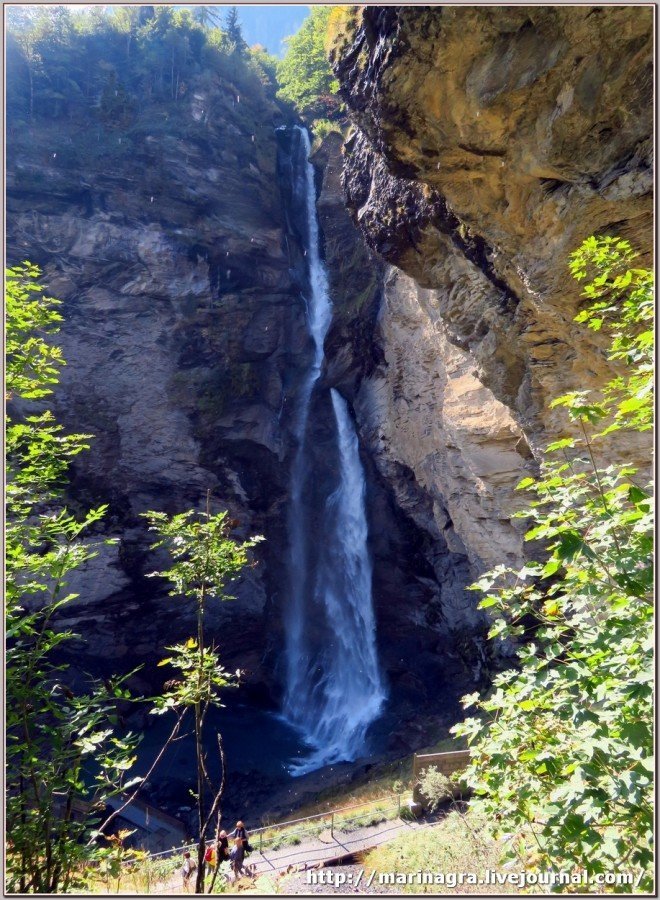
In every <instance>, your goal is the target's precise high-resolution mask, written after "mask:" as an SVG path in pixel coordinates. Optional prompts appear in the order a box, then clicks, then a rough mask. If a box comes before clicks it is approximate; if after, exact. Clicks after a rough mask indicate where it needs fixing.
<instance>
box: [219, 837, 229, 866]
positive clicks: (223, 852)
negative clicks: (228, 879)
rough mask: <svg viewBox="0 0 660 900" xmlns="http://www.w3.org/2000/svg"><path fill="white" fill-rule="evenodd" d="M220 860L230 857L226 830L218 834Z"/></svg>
mask: <svg viewBox="0 0 660 900" xmlns="http://www.w3.org/2000/svg"><path fill="white" fill-rule="evenodd" d="M217 856H218V862H224V861H225V860H226V859H229V838H228V837H227V832H226V831H221V832H220V834H219V835H218V847H217Z"/></svg>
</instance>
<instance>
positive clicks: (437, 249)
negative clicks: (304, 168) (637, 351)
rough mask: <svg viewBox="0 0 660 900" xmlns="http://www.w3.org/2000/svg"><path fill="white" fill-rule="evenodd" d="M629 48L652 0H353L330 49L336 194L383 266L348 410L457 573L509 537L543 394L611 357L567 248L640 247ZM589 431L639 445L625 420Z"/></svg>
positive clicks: (588, 376)
mask: <svg viewBox="0 0 660 900" xmlns="http://www.w3.org/2000/svg"><path fill="white" fill-rule="evenodd" d="M651 65H652V11H651V10H650V9H643V8H635V9H633V8H623V7H620V8H612V7H538V8H533V7H529V8H526V7H517V8H484V7H480V8H477V7H365V8H361V9H359V10H356V12H355V18H354V22H353V26H352V27H351V28H349V29H348V30H347V33H346V35H344V36H343V37H341V38H340V39H339V41H338V44H337V47H336V49H335V51H334V67H335V72H336V74H337V76H338V78H339V81H340V92H341V95H342V97H343V99H344V100H345V102H346V104H347V106H348V110H349V116H350V119H351V121H352V123H353V126H354V127H353V130H352V133H351V135H350V136H349V138H348V139H347V141H346V144H345V149H344V174H343V181H344V188H345V192H346V198H347V203H348V207H349V209H350V211H351V213H352V216H353V218H354V221H355V222H356V224H357V225H358V227H359V228H360V230H361V232H362V234H363V235H364V237H365V239H366V241H367V242H368V243H369V245H370V246H371V247H372V248H373V249H374V250H376V251H377V252H378V254H379V255H380V256H381V257H383V258H384V259H385V260H386V261H387V262H388V263H390V264H391V265H392V266H393V267H394V268H392V269H390V270H389V271H388V273H387V275H386V277H385V282H384V293H383V297H384V300H383V303H382V306H381V308H380V312H379V316H378V319H377V326H376V331H375V343H377V344H378V346H379V347H380V350H381V352H382V362H381V363H380V365H379V366H378V368H377V370H376V371H375V372H374V373H372V374H371V375H370V376H369V377H368V378H366V379H365V380H364V381H362V383H361V387H360V391H359V396H358V400H357V401H356V411H357V414H358V418H359V420H360V422H361V425H362V431H363V434H364V435H365V440H366V441H367V442H368V444H369V446H370V447H371V448H372V449H373V452H374V454H375V458H376V459H377V460H378V465H379V466H380V467H381V469H382V470H383V471H386V470H389V471H390V472H391V471H393V470H394V469H395V468H396V467H398V466H400V465H405V466H407V467H409V470H410V471H411V472H412V474H413V480H414V482H415V484H416V486H417V487H418V488H419V489H421V494H422V495H423V496H424V497H425V498H426V499H427V500H428V499H430V500H431V502H432V509H433V515H432V522H429V523H428V524H427V528H428V529H429V533H430V532H431V531H433V529H434V528H435V529H436V530H438V531H441V532H442V533H443V534H446V536H447V538H448V544H449V546H452V547H454V548H456V547H459V546H462V547H463V548H464V551H465V553H466V554H467V556H468V558H469V560H470V563H471V569H472V571H473V573H476V572H477V571H479V570H482V569H483V568H485V567H487V566H490V565H493V564H496V563H499V562H515V561H520V560H521V559H522V558H523V555H524V549H523V544H522V541H521V536H520V530H519V527H518V525H517V524H516V522H515V521H513V522H512V521H511V518H510V516H511V514H512V512H514V511H515V510H516V508H517V507H518V506H519V504H520V502H521V501H520V498H519V495H516V494H515V492H514V490H513V488H514V486H515V484H516V483H517V481H518V480H519V479H520V478H521V477H522V476H524V475H525V474H528V473H529V472H530V471H533V469H534V456H535V454H537V453H538V451H539V449H540V448H542V447H543V446H544V445H545V444H546V443H547V442H548V441H549V440H550V439H551V438H552V436H553V435H554V434H556V432H557V431H558V430H560V429H563V428H564V427H565V422H564V419H563V416H562V415H561V413H560V412H559V411H555V412H553V411H551V410H549V409H548V403H549V401H550V400H551V399H552V398H553V397H556V396H559V395H560V394H562V393H564V392H566V391H567V390H570V389H575V388H576V387H579V388H585V387H598V385H600V384H602V383H604V381H605V380H606V379H607V378H608V377H610V376H611V374H612V369H611V368H610V366H609V364H608V363H607V361H606V360H605V358H604V354H603V346H604V338H603V336H601V335H598V334H595V333H593V332H589V331H587V330H586V329H583V328H580V327H578V326H576V325H575V324H574V322H573V317H574V316H575V314H576V312H577V310H578V309H579V308H580V303H581V302H582V301H581V300H580V296H579V292H580V288H579V286H578V285H576V284H575V283H574V282H572V280H571V278H570V276H569V273H568V269H567V257H568V254H569V253H570V252H571V251H572V250H573V249H575V248H576V247H577V246H578V245H579V244H580V242H581V241H582V240H583V239H584V238H585V237H587V236H588V235H590V234H592V233H594V232H597V233H598V232H599V233H613V234H618V235H621V236H623V237H626V238H628V239H629V240H630V241H631V243H632V244H633V245H634V246H635V247H636V248H637V249H638V250H639V251H640V252H641V254H642V257H641V258H642V260H643V261H644V262H649V260H650V248H651V188H652V168H651V165H652V164H651V148H652V141H651V71H652V69H651ZM404 273H405V274H404ZM610 450H611V457H610V459H611V458H616V457H617V456H618V457H620V458H622V457H624V458H626V459H628V460H630V459H633V460H634V461H635V462H637V463H638V464H640V465H642V466H648V463H649V459H650V447H649V442H648V440H646V439H645V438H644V437H641V436H640V437H639V439H638V440H637V442H632V443H631V440H630V438H629V437H628V436H627V437H626V446H625V447H623V446H620V445H618V444H617V440H616V438H615V439H614V441H613V442H612V445H611V448H610ZM608 461H610V460H608ZM418 496H419V494H418ZM401 502H402V503H403V504H404V505H405V503H406V500H405V498H402V501H401ZM408 505H409V506H410V502H409V503H408ZM413 506H414V504H413ZM421 506H423V504H420V507H421ZM426 508H427V509H428V506H427V507H426ZM424 515H427V513H425V514H424Z"/></svg>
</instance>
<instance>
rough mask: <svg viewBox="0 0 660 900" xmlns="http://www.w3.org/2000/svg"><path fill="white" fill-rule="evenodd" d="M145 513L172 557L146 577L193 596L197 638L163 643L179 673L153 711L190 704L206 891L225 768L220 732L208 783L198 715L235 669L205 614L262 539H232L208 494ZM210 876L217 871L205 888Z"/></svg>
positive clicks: (216, 699)
mask: <svg viewBox="0 0 660 900" xmlns="http://www.w3.org/2000/svg"><path fill="white" fill-rule="evenodd" d="M144 515H145V518H146V519H147V521H148V522H149V527H150V530H151V531H155V532H156V533H157V534H158V536H159V539H158V540H157V541H156V542H155V543H154V544H153V546H152V549H154V550H155V549H158V548H161V547H166V548H167V549H168V550H169V553H170V555H171V557H172V560H173V562H172V565H171V567H170V568H169V569H166V570H165V571H163V572H152V573H151V575H152V577H162V578H167V579H168V580H169V581H170V582H171V583H172V590H171V591H170V596H173V597H181V598H188V599H190V600H193V601H194V603H195V606H196V612H197V637H196V638H195V637H191V638H189V639H188V640H187V641H186V642H185V643H182V644H177V645H176V646H174V647H169V648H168V649H169V650H171V651H172V656H170V657H168V658H167V659H164V660H162V661H161V662H160V663H159V665H163V666H164V665H170V666H172V667H173V668H175V669H177V670H178V675H177V677H176V678H174V679H171V680H170V681H169V682H168V683H167V684H166V687H165V691H164V693H163V695H162V696H161V697H160V698H158V699H157V702H156V706H155V708H154V710H153V712H154V713H156V714H162V713H164V712H167V711H173V712H174V713H175V714H177V716H178V719H177V723H180V721H181V718H182V716H183V715H184V714H185V713H186V712H187V710H189V709H192V710H193V712H194V716H195V755H196V762H197V792H196V795H195V799H196V803H197V824H198V846H197V870H196V884H195V891H196V893H204V885H205V869H206V866H205V861H204V853H205V850H206V840H207V835H208V832H209V829H210V827H211V825H212V823H213V821H214V819H215V821H216V840H217V834H218V832H219V829H220V820H221V809H220V802H221V800H222V796H223V793H224V786H225V774H226V769H225V764H224V752H223V746H222V738H221V736H220V735H219V734H218V735H217V739H218V751H219V756H220V766H221V772H222V776H221V781H220V784H219V786H213V785H212V783H211V779H210V777H209V774H208V767H207V751H206V749H205V741H204V721H205V718H206V714H207V712H208V710H209V708H210V707H211V706H222V703H221V700H220V693H221V691H222V690H223V689H224V688H228V687H235V686H236V685H237V683H238V678H239V676H240V672H236V673H234V674H231V673H229V672H227V671H226V670H225V669H224V667H223V666H222V665H221V663H220V657H219V654H218V652H217V649H216V647H215V646H214V645H212V646H210V647H209V646H206V643H205V632H204V614H205V611H206V607H207V604H208V603H209V602H210V601H212V600H230V599H232V598H231V597H229V596H228V595H227V594H226V592H225V590H226V587H227V585H228V584H229V582H231V581H232V580H233V579H235V578H236V577H237V576H238V575H239V573H240V572H241V571H242V570H243V569H244V567H245V566H246V565H248V562H249V557H248V551H249V550H250V549H251V548H252V547H254V546H255V544H256V543H257V542H258V541H259V540H261V538H260V537H254V538H250V539H249V540H246V541H243V542H242V543H237V542H236V541H234V540H232V539H231V537H230V532H231V527H232V522H231V521H230V519H229V518H228V514H227V513H226V512H219V513H216V514H215V515H213V514H211V509H210V494H208V495H207V501H206V511H205V512H204V513H201V514H200V513H197V512H196V511H195V510H189V511H188V512H184V513H178V514H176V515H173V516H168V515H167V514H166V513H161V512H148V513H145V514H144ZM216 875H217V871H216V873H215V874H214V879H213V882H212V885H211V890H212V888H213V884H214V883H215V876H216Z"/></svg>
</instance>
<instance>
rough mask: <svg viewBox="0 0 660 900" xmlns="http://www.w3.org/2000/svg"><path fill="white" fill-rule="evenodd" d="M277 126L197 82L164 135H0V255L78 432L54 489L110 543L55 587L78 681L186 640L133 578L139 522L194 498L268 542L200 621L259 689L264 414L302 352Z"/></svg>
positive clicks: (270, 524) (274, 549)
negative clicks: (25, 283) (95, 517)
mask: <svg viewBox="0 0 660 900" xmlns="http://www.w3.org/2000/svg"><path fill="white" fill-rule="evenodd" d="M279 121H281V114H280V110H279V108H278V107H277V106H276V105H275V104H274V102H273V101H272V100H270V99H269V98H268V96H267V95H266V94H265V93H264V91H263V89H262V88H261V86H260V85H259V83H258V81H257V80H256V79H254V84H252V85H250V89H247V90H246V89H245V86H243V87H241V88H239V87H237V86H236V85H234V84H232V83H231V81H229V80H227V79H221V78H219V77H214V78H212V79H209V78H208V77H207V78H206V79H205V80H204V81H201V80H200V82H199V83H198V84H196V85H193V88H192V90H190V91H189V93H188V94H187V95H186V97H185V98H182V99H181V100H180V101H179V102H178V104H177V106H176V108H175V109H174V110H172V111H170V113H169V119H168V122H167V124H166V126H165V127H163V123H162V122H160V121H159V120H158V110H155V109H154V108H150V107H149V106H148V105H147V107H146V109H144V110H143V111H142V114H141V116H140V117H139V118H138V120H137V122H136V123H133V124H132V127H131V128H130V129H128V128H124V127H119V126H117V127H115V128H112V129H103V130H101V128H100V126H99V127H98V129H95V130H94V131H93V133H92V139H91V141H90V140H89V131H90V130H92V128H93V119H91V118H90V120H89V121H88V122H86V123H83V125H81V124H80V123H73V122H66V121H62V120H61V119H59V120H57V121H55V122H49V121H47V120H46V121H41V122H40V123H38V125H37V126H35V127H34V128H33V129H32V130H31V132H28V131H27V130H26V131H24V132H21V133H18V132H17V133H16V135H14V136H12V139H11V140H10V146H9V160H8V172H7V188H8V225H9V228H8V257H9V261H10V262H15V261H19V260H21V259H23V258H24V257H29V258H30V259H31V260H32V261H34V262H37V263H39V264H40V265H41V266H42V268H43V270H44V283H45V284H46V285H47V288H48V291H49V292H50V293H51V294H53V295H54V296H56V297H59V298H60V299H61V300H62V301H63V308H62V312H63V315H64V323H63V327H62V332H61V335H60V336H59V337H58V341H59V343H60V344H61V346H62V348H63V352H64V356H65V358H66V360H67V366H66V368H65V370H64V374H63V378H62V383H61V386H60V388H59V389H58V393H57V397H56V400H57V410H56V412H57V414H58V416H59V418H60V419H61V420H62V421H63V422H64V424H65V425H66V426H67V428H69V429H71V430H75V431H79V432H87V433H90V434H92V435H94V436H95V437H94V439H93V441H92V445H91V449H90V451H89V452H88V453H85V454H83V455H81V456H80V457H79V460H78V461H77V462H76V465H75V468H74V472H73V494H74V498H75V500H76V501H78V502H81V503H82V502H107V503H109V504H110V509H109V519H108V521H107V526H106V532H105V533H107V534H109V535H110V536H113V537H117V538H118V539H119V540H118V543H116V544H115V545H113V546H108V547H106V548H103V549H102V551H101V552H100V554H99V556H98V557H97V558H96V560H94V561H93V563H92V564H91V565H89V566H88V567H86V568H85V569H84V570H83V571H82V572H80V573H78V574H77V575H76V576H75V577H74V578H72V579H71V584H70V587H71V589H72V590H75V591H77V592H79V593H80V599H79V600H78V601H77V602H76V603H75V604H74V605H72V606H71V607H70V616H71V619H70V620H67V621H66V622H64V623H63V624H65V625H72V626H74V627H75V628H76V629H77V630H80V631H82V632H84V634H85V637H86V638H87V644H86V645H84V647H83V646H82V645H81V647H80V648H79V652H80V653H84V654H85V655H89V656H91V657H92V658H93V659H94V666H95V667H98V666H99V665H101V666H103V665H107V666H108V667H109V668H110V669H113V668H115V669H116V667H117V659H118V658H122V657H125V658H126V662H128V663H130V661H131V660H132V659H134V660H135V661H136V663H137V662H138V661H140V662H142V661H144V660H145V659H152V660H153V659H154V658H155V657H156V656H157V655H158V654H159V653H160V652H161V650H162V648H163V646H165V645H166V644H170V643H171V642H172V641H173V640H176V639H177V638H179V637H181V636H182V635H184V634H188V633H189V632H190V627H191V625H190V617H191V614H192V610H188V611H186V610H185V609H184V608H182V607H181V606H176V607H175V606H174V605H173V604H174V601H173V600H171V599H169V598H168V597H167V596H166V589H165V587H164V585H163V584H158V583H156V582H155V581H154V580H153V579H147V578H146V577H145V576H146V575H147V573H148V572H150V571H152V570H153V569H154V568H158V565H159V562H161V561H162V560H159V559H158V558H157V557H154V556H153V555H151V554H149V552H148V545H149V535H148V534H147V533H146V529H145V524H144V522H143V520H142V519H141V518H140V514H141V513H143V512H145V511H146V510H148V509H163V510H167V511H168V512H170V513H172V512H175V511H183V510H185V509H188V508H190V507H194V506H198V507H199V506H201V505H202V504H203V502H204V497H205V495H206V492H207V491H208V490H210V491H211V492H212V497H213V500H212V505H213V508H216V507H217V506H218V505H219V504H221V505H222V506H223V507H224V508H229V510H230V512H231V514H232V516H233V517H234V518H235V520H236V524H237V531H236V534H237V535H246V536H247V535H248V534H254V533H267V534H268V538H269V540H268V544H267V545H266V544H264V545H262V546H263V552H262V553H261V554H260V555H259V557H258V558H257V559H256V560H255V562H257V563H258V565H257V566H256V567H255V568H254V569H253V570H251V571H249V572H248V574H247V575H246V576H245V578H244V579H243V580H242V582H241V583H240V584H239V585H238V586H237V588H236V590H235V591H234V593H236V595H237V597H238V601H237V602H235V603H226V604H222V605H220V606H219V607H218V608H216V609H215V610H213V611H212V612H211V618H210V621H209V625H210V628H211V629H212V631H213V632H214V633H215V634H216V635H217V637H218V639H219V640H221V642H222V645H223V656H224V659H225V662H226V664H227V665H229V666H239V665H240V667H241V668H245V669H247V670H248V672H249V673H250V674H251V677H252V679H253V680H255V681H259V680H261V679H263V677H264V676H263V665H262V663H263V657H264V654H265V653H266V652H267V649H268V639H267V634H266V628H265V607H266V604H267V598H268V597H269V596H270V595H271V594H272V585H273V584H274V583H276V582H277V578H278V565H279V559H280V558H281V555H282V547H281V542H282V541H283V540H284V535H283V529H282V527H281V522H282V507H283V504H284V503H285V500H286V498H285V494H286V487H287V477H288V476H287V472H288V461H287V460H286V456H287V452H288V437H287V430H286V424H285V423H284V424H282V420H283V416H282V409H283V405H284V402H285V397H286V396H287V394H288V393H292V392H293V393H295V372H296V360H297V359H298V358H299V357H300V356H301V355H304V354H305V353H306V352H307V350H308V348H307V339H306V332H305V326H304V308H303V303H302V299H301V296H300V291H299V287H298V285H297V284H296V282H295V279H294V278H293V277H292V274H291V269H292V268H295V262H296V259H295V257H296V244H295V235H292V236H288V235H287V233H286V232H287V227H286V223H285V219H284V212H283V206H282V198H281V195H280V187H279V180H278V170H277V145H276V132H275V126H276V125H277V124H278V122H279ZM127 146H128V147H129V148H130V149H129V150H126V149H125V148H126V147H127ZM298 255H300V253H299V251H298ZM285 379H286V380H287V382H288V383H286V384H285ZM79 662H81V664H83V665H84V664H85V663H84V657H83V658H82V659H80V658H79ZM122 665H123V664H122ZM249 677H250V676H249Z"/></svg>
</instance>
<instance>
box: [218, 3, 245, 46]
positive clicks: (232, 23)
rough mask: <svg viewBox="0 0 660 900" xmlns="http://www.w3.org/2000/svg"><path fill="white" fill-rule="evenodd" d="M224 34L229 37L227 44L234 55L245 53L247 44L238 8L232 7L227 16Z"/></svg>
mask: <svg viewBox="0 0 660 900" xmlns="http://www.w3.org/2000/svg"><path fill="white" fill-rule="evenodd" d="M224 32H225V35H226V36H227V43H228V45H229V47H230V52H232V53H245V52H246V51H247V48H248V46H247V44H246V43H245V38H244V37H243V31H242V30H241V23H240V22H239V20H238V8H237V7H236V6H230V7H229V9H228V10H227V13H226V15H225V21H224Z"/></svg>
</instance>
